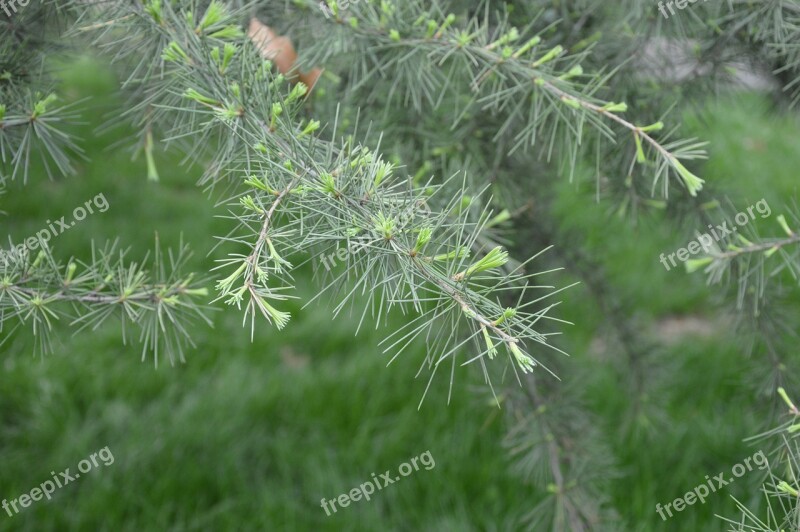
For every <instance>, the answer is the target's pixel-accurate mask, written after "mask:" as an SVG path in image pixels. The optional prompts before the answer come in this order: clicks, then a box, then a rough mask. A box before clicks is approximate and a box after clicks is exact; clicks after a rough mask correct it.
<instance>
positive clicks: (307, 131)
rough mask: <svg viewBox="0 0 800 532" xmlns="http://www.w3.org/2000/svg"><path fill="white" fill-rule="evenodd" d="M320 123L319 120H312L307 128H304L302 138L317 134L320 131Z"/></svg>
mask: <svg viewBox="0 0 800 532" xmlns="http://www.w3.org/2000/svg"><path fill="white" fill-rule="evenodd" d="M319 126H320V121H319V120H310V121H309V122H308V124H306V127H305V128H303V131H301V132H300V136H301V137H304V136H305V135H310V134H311V133H313V132H315V131H316V130H318V129H319Z"/></svg>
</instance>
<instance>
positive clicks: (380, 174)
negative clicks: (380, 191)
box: [372, 161, 394, 188]
mask: <svg viewBox="0 0 800 532" xmlns="http://www.w3.org/2000/svg"><path fill="white" fill-rule="evenodd" d="M393 168H394V165H393V164H392V163H390V162H384V161H381V162H379V163H378V166H377V168H376V169H375V179H374V180H373V181H372V186H373V187H374V188H378V187H379V186H381V183H383V180H384V179H385V178H386V177H387V176H390V175H392V169H393Z"/></svg>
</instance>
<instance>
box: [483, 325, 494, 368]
mask: <svg viewBox="0 0 800 532" xmlns="http://www.w3.org/2000/svg"><path fill="white" fill-rule="evenodd" d="M481 332H482V333H483V339H484V341H485V342H486V351H487V353H488V354H489V360H491V359H493V358H494V357H496V356H497V348H496V347H495V346H494V342H493V341H492V337H491V336H490V335H489V331H487V330H486V326H485V325H481Z"/></svg>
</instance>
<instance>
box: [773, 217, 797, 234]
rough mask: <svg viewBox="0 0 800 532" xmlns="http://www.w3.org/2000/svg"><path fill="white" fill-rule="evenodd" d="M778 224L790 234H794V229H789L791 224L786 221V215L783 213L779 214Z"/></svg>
mask: <svg viewBox="0 0 800 532" xmlns="http://www.w3.org/2000/svg"><path fill="white" fill-rule="evenodd" d="M777 219H778V224H779V225H780V226H781V229H783V230H784V232H785V233H786V234H787V235H789V236H794V231H792V230H791V229H789V224H788V223H786V217H785V216H784V215H783V214H780V215H778V218H777Z"/></svg>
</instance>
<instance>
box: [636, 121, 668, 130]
mask: <svg viewBox="0 0 800 532" xmlns="http://www.w3.org/2000/svg"><path fill="white" fill-rule="evenodd" d="M639 129H640V130H641V131H642V132H643V133H649V132H651V131H661V130H662V129H664V122H661V121H660V120H659V121H658V122H656V123H654V124H650V125H649V126H644V127H640V128H639Z"/></svg>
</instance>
